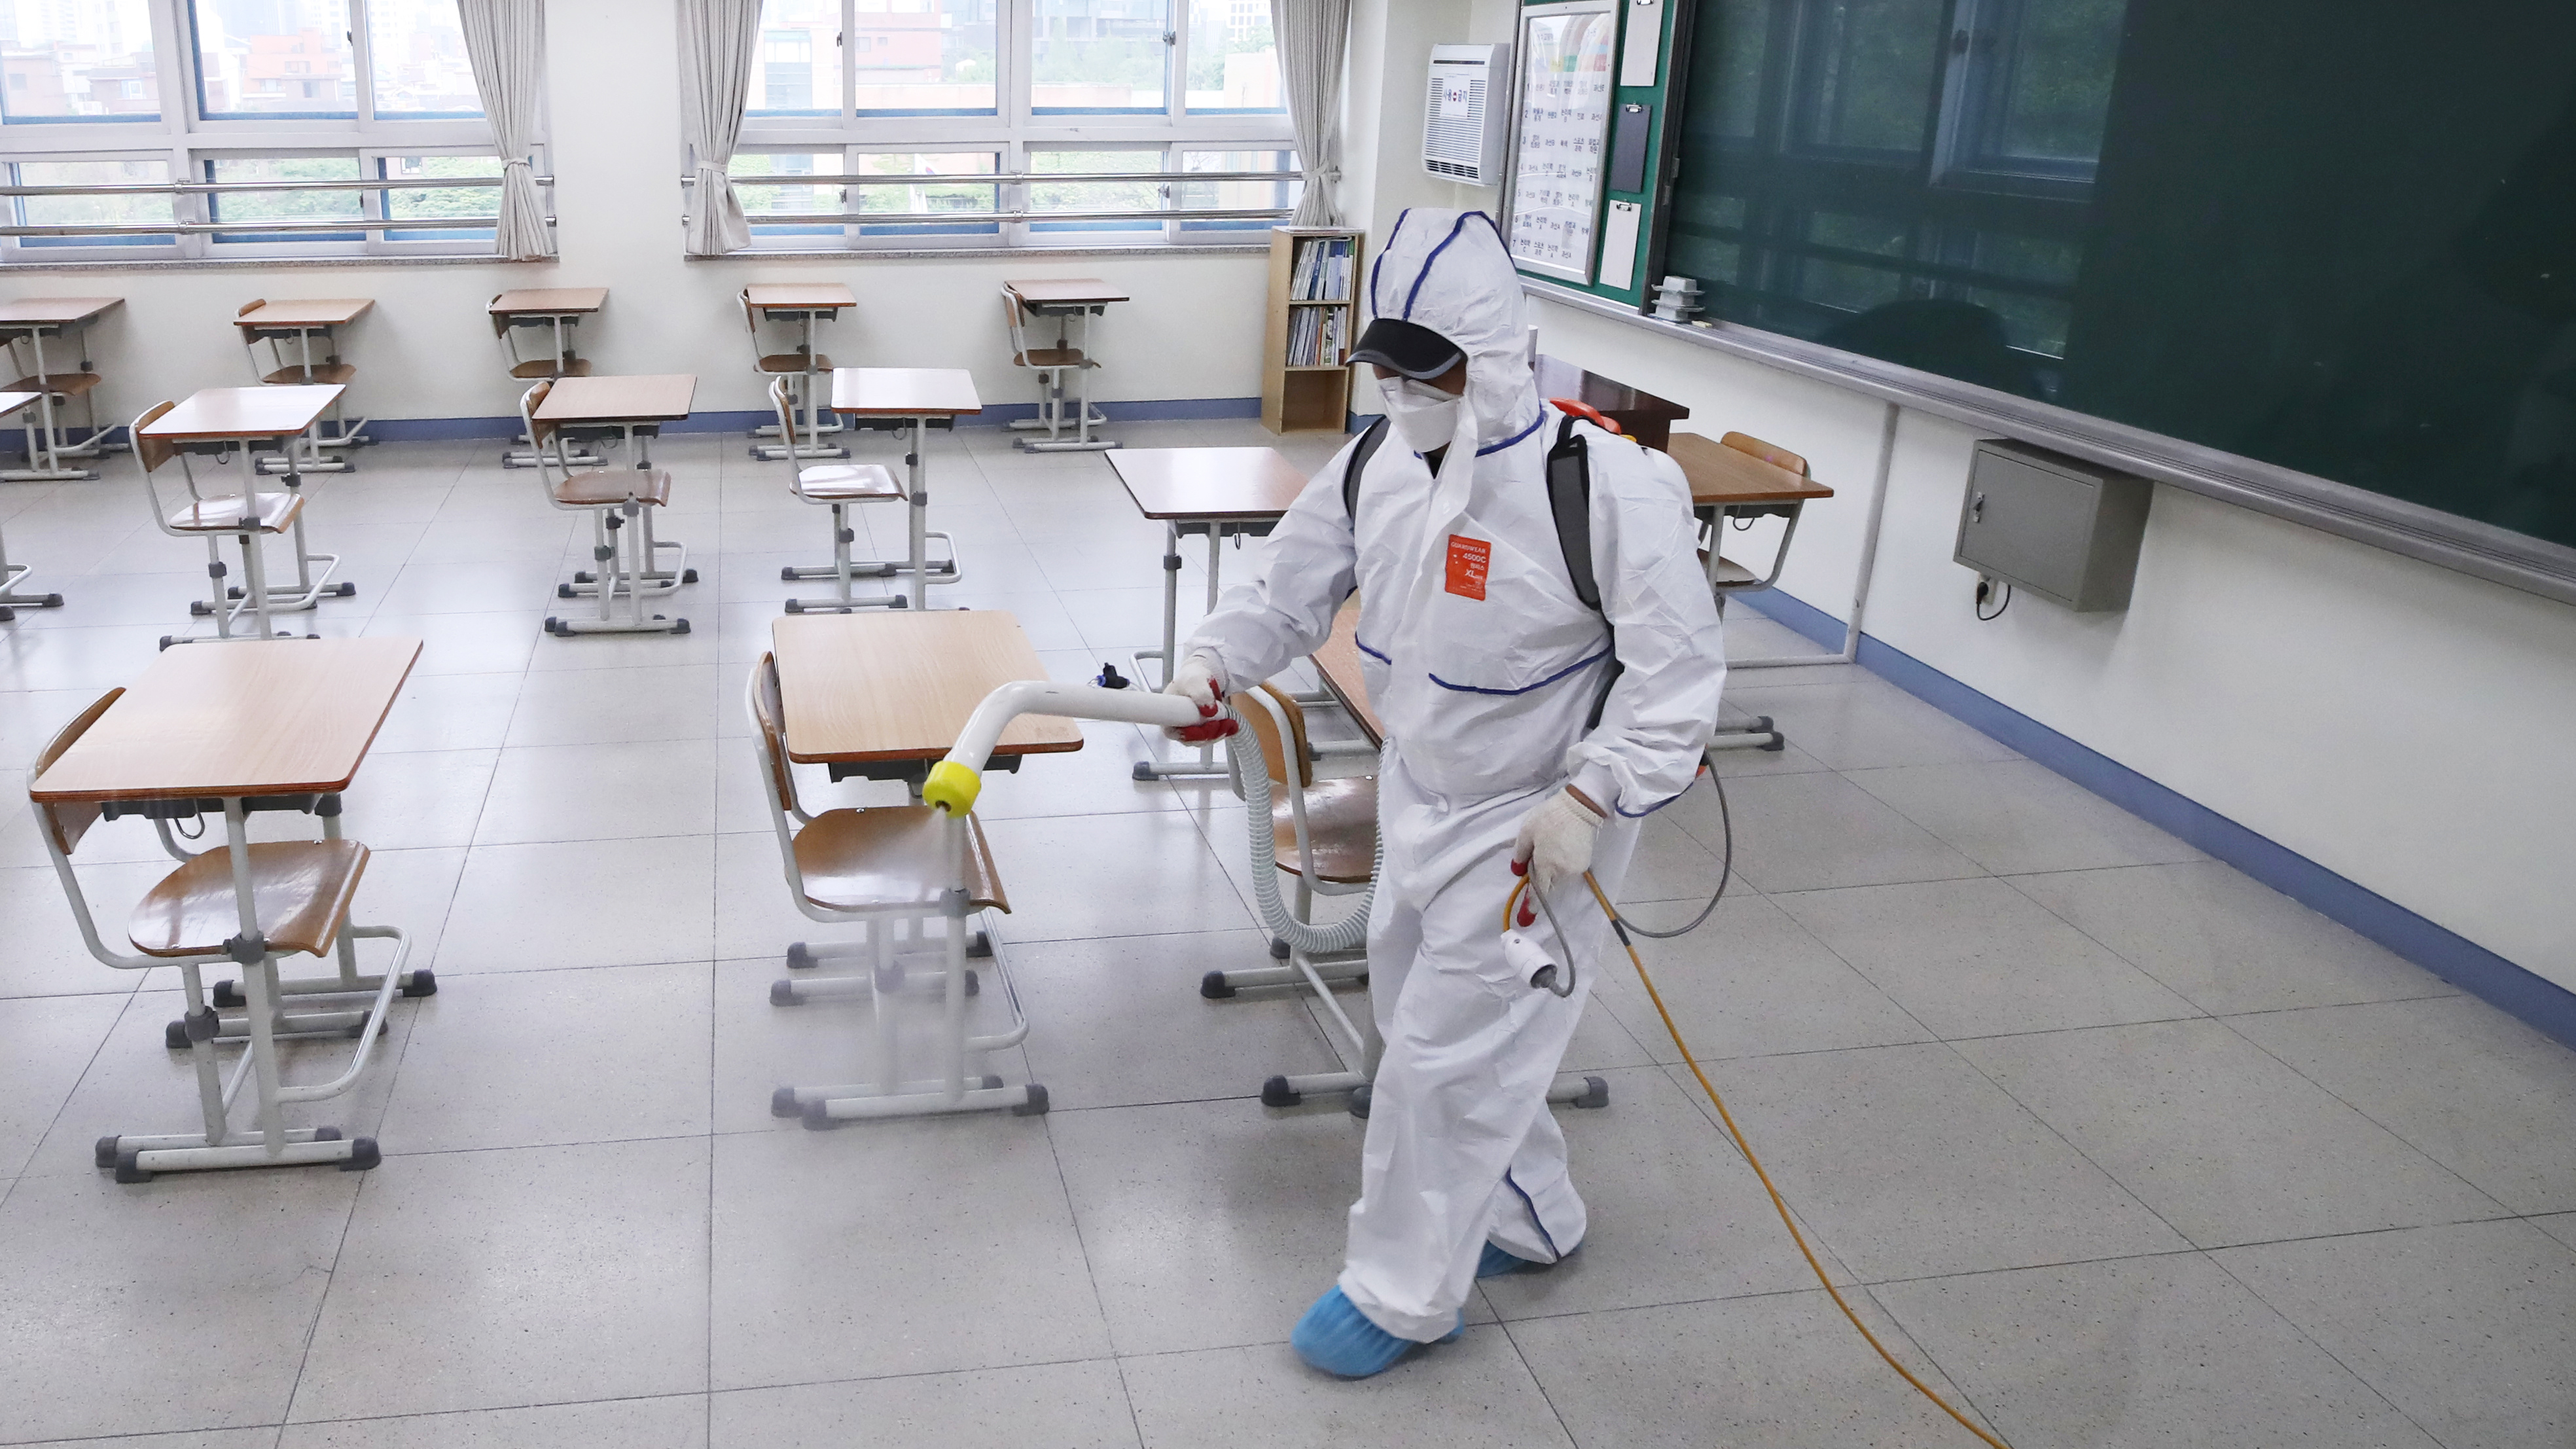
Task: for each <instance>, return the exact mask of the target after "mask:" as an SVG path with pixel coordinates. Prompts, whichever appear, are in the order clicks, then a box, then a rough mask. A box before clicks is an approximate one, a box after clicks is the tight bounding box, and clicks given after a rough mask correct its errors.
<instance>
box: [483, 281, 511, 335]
mask: <svg viewBox="0 0 2576 1449" xmlns="http://www.w3.org/2000/svg"><path fill="white" fill-rule="evenodd" d="M504 295H506V294H504V293H501V292H494V293H493V294H492V301H493V302H498V301H500V300H501V298H502V297H503V296H504ZM483 315H484V316H486V317H489V318H491V319H492V335H493V336H495V337H498V338H502V339H503V340H505V341H506V340H507V339H508V338H509V335H510V317H509V314H508V313H506V312H495V311H493V310H491V303H490V302H487V303H485V304H484V310H483Z"/></svg>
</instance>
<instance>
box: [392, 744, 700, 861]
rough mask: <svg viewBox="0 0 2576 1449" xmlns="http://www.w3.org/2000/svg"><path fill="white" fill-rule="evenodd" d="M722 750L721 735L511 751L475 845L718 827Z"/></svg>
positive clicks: (503, 759) (495, 780)
mask: <svg viewBox="0 0 2576 1449" xmlns="http://www.w3.org/2000/svg"><path fill="white" fill-rule="evenodd" d="M716 753H717V749H716V741H715V740H713V739H698V740H633V741H627V742H624V743H619V744H588V745H545V746H528V745H521V746H516V747H513V748H511V749H507V750H503V751H501V752H500V755H499V760H498V765H497V768H495V770H494V771H493V774H492V788H491V790H490V792H489V794H488V796H487V798H486V799H485V801H484V803H483V809H482V816H481V819H480V821H479V823H478V824H477V825H476V826H475V828H474V835H473V839H472V841H471V842H470V843H471V844H475V845H528V844H535V843H539V842H544V841H561V840H624V839H631V838H634V837H638V836H651V835H706V834H708V833H710V832H712V831H713V830H714V829H715V810H716V771H715V767H716ZM737 753H739V752H737ZM441 843H442V844H444V843H447V842H441ZM457 843H460V844H461V843H469V842H457Z"/></svg>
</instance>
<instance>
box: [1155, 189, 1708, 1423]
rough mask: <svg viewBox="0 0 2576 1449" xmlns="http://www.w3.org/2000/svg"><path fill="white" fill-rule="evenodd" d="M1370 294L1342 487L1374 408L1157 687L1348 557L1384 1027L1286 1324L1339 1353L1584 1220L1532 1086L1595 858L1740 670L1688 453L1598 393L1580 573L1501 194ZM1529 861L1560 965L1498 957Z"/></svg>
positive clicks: (1416, 245)
mask: <svg viewBox="0 0 2576 1449" xmlns="http://www.w3.org/2000/svg"><path fill="white" fill-rule="evenodd" d="M1368 297H1369V308H1370V312H1371V314H1372V315H1373V318H1374V320H1373V321H1372V322H1371V323H1370V325H1369V327H1368V329H1367V331H1366V332H1365V333H1363V334H1362V336H1361V338H1360V342H1359V346H1358V347H1357V348H1356V349H1355V350H1354V353H1353V357H1354V360H1357V361H1364V362H1368V363H1371V364H1373V365H1374V366H1375V367H1376V368H1377V371H1378V376H1379V378H1380V380H1381V389H1380V390H1381V392H1382V393H1383V395H1384V397H1385V402H1386V407H1387V412H1388V419H1387V423H1386V424H1383V425H1381V426H1384V427H1388V428H1391V433H1389V434H1388V435H1386V436H1384V437H1382V438H1380V439H1379V440H1378V442H1379V444H1380V445H1378V446H1375V447H1374V448H1373V449H1371V450H1368V451H1367V453H1366V461H1365V463H1364V465H1363V466H1362V471H1361V476H1360V478H1359V480H1358V488H1357V493H1356V497H1355V507H1353V508H1351V509H1349V510H1346V509H1345V507H1344V497H1345V492H1344V474H1345V471H1346V469H1348V468H1349V467H1350V466H1351V464H1352V462H1353V457H1354V454H1355V453H1358V452H1361V451H1362V447H1361V441H1360V440H1355V441H1354V442H1353V444H1352V445H1351V446H1350V447H1346V448H1344V449H1343V450H1342V452H1341V454H1340V455H1339V456H1337V457H1336V458H1335V459H1334V460H1333V461H1332V462H1331V463H1328V464H1326V465H1325V467H1324V469H1323V470H1322V471H1321V472H1320V473H1318V474H1316V475H1315V477H1314V479H1313V480H1312V481H1311V482H1310V483H1309V484H1308V485H1307V487H1306V489H1305V491H1304V492H1303V493H1302V494H1300V495H1299V496H1298V499H1297V501H1296V503H1295V504H1294V505H1293V506H1292V507H1291V508H1290V509H1289V510H1288V512H1287V514H1286V515H1285V517H1283V518H1282V519H1281V521H1280V523H1279V525H1278V527H1277V528H1276V529H1275V530H1274V531H1273V533H1272V534H1271V551H1270V558H1269V564H1268V567H1267V570H1266V571H1265V573H1264V574H1263V576H1262V577H1261V578H1260V579H1258V580H1257V581H1255V582H1252V583H1249V584H1244V585H1241V586H1238V587H1237V588H1235V589H1234V590H1232V591H1231V592H1230V593H1229V594H1228V595H1227V596H1226V597H1225V599H1224V600H1223V601H1222V602H1221V603H1220V605H1219V606H1218V608H1217V610H1216V612H1215V613H1213V614H1210V615H1209V616H1208V617H1207V619H1206V620H1205V621H1204V622H1202V623H1201V624H1200V626H1199V627H1198V629H1197V631H1196V632H1195V633H1193V634H1192V635H1191V636H1190V639H1189V642H1188V644H1187V645H1186V646H1185V648H1184V649H1183V651H1182V662H1181V664H1180V666H1179V667H1178V668H1176V669H1175V670H1174V671H1173V675H1172V678H1171V681H1170V683H1169V684H1168V685H1167V686H1166V687H1165V692H1167V693H1173V694H1180V695H1184V696H1187V697H1189V698H1190V699H1192V700H1193V701H1194V702H1196V703H1197V704H1198V705H1199V707H1200V709H1201V711H1202V712H1203V713H1213V711H1214V710H1215V708H1216V706H1217V701H1218V700H1219V699H1220V698H1221V696H1222V695H1223V694H1224V693H1226V692H1228V691H1230V690H1234V689H1241V688H1248V687H1251V686H1252V685H1255V684H1258V683H1259V682H1260V681H1262V680H1264V679H1266V678H1268V677H1270V676H1271V675H1273V674H1275V673H1277V672H1278V671H1279V670H1280V669H1281V668H1283V667H1284V666H1286V665H1287V664H1288V663H1289V662H1290V661H1291V660H1293V659H1296V658H1299V657H1301V656H1303V655H1306V654H1308V653H1311V652H1313V650H1314V649H1315V648H1316V646H1318V645H1320V644H1322V643H1323V642H1324V640H1325V639H1326V638H1327V637H1328V636H1329V635H1330V633H1331V629H1332V623H1333V616H1334V614H1335V613H1336V612H1337V610H1338V609H1339V608H1340V606H1341V604H1342V602H1343V600H1345V599H1346V598H1348V597H1349V596H1350V594H1351V592H1352V590H1353V589H1354V587H1356V588H1357V590H1358V592H1359V596H1360V608H1361V612H1360V620H1359V647H1360V650H1361V652H1362V654H1363V655H1364V663H1363V670H1364V673H1365V677H1366V680H1367V683H1368V689H1369V697H1370V699H1371V700H1372V701H1374V702H1375V704H1376V706H1377V710H1378V713H1379V715H1380V716H1381V717H1382V718H1383V720H1384V721H1385V723H1386V727H1387V734H1388V741H1387V745H1386V749H1385V754H1384V757H1383V759H1382V760H1381V761H1380V766H1379V774H1378V831H1379V835H1380V839H1381V841H1382V849H1383V851H1384V863H1383V866H1382V871H1381V874H1380V876H1379V879H1378V884H1377V894H1376V902H1375V906H1374V908H1373V912H1372V917H1371V920H1370V923H1369V934H1368V960H1369V975H1370V980H1371V983H1372V987H1371V996H1372V999H1373V1003H1374V1008H1375V1011H1376V1016H1377V1026H1378V1031H1379V1034H1380V1035H1381V1036H1382V1037H1383V1038H1384V1040H1385V1052H1384V1055H1383V1057H1382V1059H1381V1060H1380V1062H1379V1065H1378V1069H1377V1075H1376V1078H1375V1081H1374V1084H1373V1088H1372V1097H1371V1102H1370V1112H1369V1118H1368V1135H1367V1139H1366V1145H1365V1147H1364V1149H1363V1153H1362V1170H1361V1184H1360V1200H1359V1202H1358V1203H1357V1204H1356V1205H1354V1206H1353V1207H1352V1208H1351V1212H1350V1243H1349V1251H1348V1255H1347V1258H1346V1261H1345V1265H1344V1267H1343V1270H1342V1274H1341V1277H1340V1280H1339V1281H1338V1282H1337V1283H1336V1284H1335V1285H1334V1286H1333V1287H1332V1288H1331V1290H1330V1291H1328V1292H1326V1293H1325V1294H1324V1295H1323V1297H1322V1298H1321V1299H1320V1300H1318V1301H1317V1302H1316V1304H1315V1305H1314V1307H1313V1308H1311V1309H1309V1310H1308V1311H1307V1313H1306V1315H1305V1316H1304V1318H1302V1319H1301V1320H1299V1322H1298V1324H1297V1326H1296V1328H1295V1331H1294V1332H1293V1333H1292V1334H1291V1337H1290V1341H1291V1343H1292V1344H1294V1345H1295V1347H1296V1349H1297V1351H1298V1353H1299V1354H1301V1355H1302V1356H1303V1357H1304V1358H1305V1359H1306V1361H1307V1362H1309V1363H1311V1364H1313V1365H1315V1366H1316V1367H1318V1368H1321V1369H1325V1370H1328V1371H1331V1372H1333V1373H1337V1374H1342V1375H1346V1376H1350V1377H1360V1376H1364V1375H1368V1374H1373V1373H1377V1372H1379V1371H1380V1370H1383V1369H1385V1368H1387V1367H1389V1366H1391V1365H1393V1364H1394V1363H1395V1362H1396V1361H1397V1360H1398V1359H1399V1358H1401V1357H1403V1356H1404V1354H1405V1353H1406V1352H1408V1351H1409V1350H1411V1349H1412V1348H1413V1346H1414V1345H1416V1344H1420V1343H1428V1342H1433V1341H1439V1340H1444V1339H1446V1338H1449V1337H1452V1336H1454V1335H1455V1334H1456V1333H1457V1331H1458V1329H1459V1327H1460V1325H1461V1323H1462V1322H1463V1319H1462V1317H1461V1309H1462V1307H1463V1305H1464V1304H1465V1303H1466V1301H1467V1295H1468V1293H1469V1291H1470V1287H1471V1284H1472V1281H1473V1280H1474V1279H1475V1278H1478V1277H1485V1276H1491V1275H1493V1274H1495V1273H1498V1272H1517V1271H1523V1270H1527V1269H1531V1268H1536V1267H1544V1266H1547V1265H1552V1264H1554V1263H1556V1262H1557V1261H1559V1260H1560V1259H1562V1258H1563V1257H1564V1256H1565V1255H1566V1254H1568V1253H1570V1252H1572V1251H1574V1249H1575V1247H1576V1246H1577V1245H1578V1244H1580V1243H1581V1242H1582V1241H1583V1234H1584V1227H1585V1216H1584V1206H1583V1200H1582V1198H1581V1197H1580V1196H1578V1195H1577V1194H1576V1192H1575V1189H1574V1184H1573V1183H1572V1181H1571V1180H1570V1179H1569V1178H1568V1177H1567V1173H1566V1158H1565V1138H1564V1136H1563V1135H1562V1133H1561V1132H1560V1131H1559V1130H1558V1128H1557V1125H1556V1122H1555V1119H1554V1118H1553V1117H1551V1116H1550V1115H1549V1113H1548V1111H1547V1104H1546V1097H1547V1091H1548V1087H1549V1085H1550V1083H1551V1082H1552V1081H1553V1080H1554V1078H1555V1076H1556V1070H1557V1066H1558V1063H1559V1061H1560V1060H1561V1059H1562V1057H1563V1056H1564V1054H1565V1048H1566V1043H1567V1041H1568V1040H1569V1039H1570V1038H1571V1036H1572V1035H1573V1032H1574V1027H1575V1022H1576V1020H1577V1018H1578V1017H1579V1016H1580V1015H1581V1013H1582V1010H1583V1003H1584V1000H1585V998H1586V996H1587V994H1588V988H1589V984H1590V978H1591V970H1590V966H1591V962H1592V960H1593V959H1594V958H1597V956H1598V955H1599V950H1600V946H1601V942H1602V940H1603V938H1604V936H1605V934H1606V926H1607V922H1606V921H1605V919H1604V917H1603V915H1602V913H1601V911H1600V909H1599V907H1598V905H1597V904H1596V903H1594V901H1593V900H1592V897H1591V892H1590V890H1589V888H1588V887H1586V885H1585V884H1584V882H1583V874H1584V872H1585V871H1586V870H1589V871H1590V872H1591V873H1592V874H1593V875H1594V877H1595V878H1597V879H1598V880H1599V882H1600V884H1601V887H1602V889H1603V890H1604V891H1605V892H1607V893H1610V894H1611V895H1612V896H1613V898H1615V893H1616V892H1617V890H1618V888H1619V882H1620V878H1621V876H1622V875H1623V873H1624V872H1625V870H1626V868H1627V864H1628V858H1629V855H1630V852H1631V851H1632V850H1633V849H1634V848H1635V845H1636V840H1637V831H1638V826H1639V821H1640V820H1641V819H1642V817H1644V816H1645V815H1647V814H1648V813H1650V812H1652V811H1653V810H1655V809H1656V808H1658V807H1659V806H1662V805H1664V804H1665V803H1667V802H1669V801H1671V800H1673V799H1674V798H1676V797H1677V796H1679V795H1680V794H1681V793H1682V792H1683V790H1684V789H1686V788H1687V787H1688V786H1689V785H1690V783H1691V781H1692V779H1693V778H1694V776H1695V774H1696V772H1697V769H1698V766H1699V762H1700V757H1701V750H1702V748H1703V746H1704V745H1705V744H1706V743H1707V740H1708V736H1709V731H1710V728H1711V727H1712V726H1713V725H1714V723H1715V721H1716V718H1717V701H1718V690H1719V687H1720V685H1721V684H1722V683H1723V681H1724V679H1725V674H1726V665H1725V657H1724V652H1723V649H1722V646H1721V642H1720V638H1719V633H1718V619H1717V611H1716V608H1715V605H1714V604H1713V602H1712V601H1711V598H1710V594H1709V588H1708V582H1707V578H1706V576H1705V574H1704V573H1703V572H1702V569H1701V565H1700V563H1699V560H1698V554H1697V547H1696V545H1697V537H1696V532H1695V526H1694V523H1693V520H1692V517H1691V512H1690V489H1689V486H1688V484H1687V483H1686V482H1685V481H1684V480H1683V478H1682V475H1681V470H1680V468H1679V467H1678V466H1677V465H1675V464H1674V463H1673V461H1672V460H1671V459H1670V458H1667V457H1665V456H1664V455H1663V454H1661V453H1656V452H1650V451H1648V450H1646V449H1644V448H1642V447H1639V446H1638V445H1637V444H1635V443H1633V442H1630V441H1628V440H1626V439H1623V438H1621V437H1619V436H1617V435H1615V434H1613V433H1610V432H1607V431H1604V430H1602V429H1600V428H1598V427H1595V426H1593V425H1591V424H1589V423H1583V424H1575V425H1573V426H1574V431H1575V432H1577V433H1580V434H1581V435H1582V436H1583V444H1584V448H1585V451H1586V453H1587V463H1588V467H1589V475H1590V506H1589V521H1590V535H1591V537H1590V542H1591V556H1592V561H1593V578H1594V579H1595V580H1596V581H1597V585H1598V589H1599V599H1600V606H1599V608H1598V609H1595V608H1593V607H1590V606H1588V605H1586V604H1585V603H1584V602H1582V600H1581V598H1580V596H1579V595H1578V593H1577V592H1576V589H1575V586H1574V584H1573V583H1572V581H1571V579H1570V577H1569V568H1568V564H1567V555H1566V553H1565V549H1564V546H1563V545H1562V544H1561V542H1560V538H1561V535H1560V532H1559V528H1558V524H1557V520H1556V517H1555V515H1554V514H1553V513H1552V512H1551V510H1550V506H1549V500H1548V492H1547V484H1546V457H1547V454H1548V451H1549V449H1550V448H1551V447H1552V446H1555V445H1556V444H1557V443H1558V442H1559V440H1560V438H1559V435H1560V430H1561V428H1562V427H1564V426H1565V424H1566V421H1567V420H1566V419H1565V418H1564V417H1563V416H1562V415H1560V413H1559V412H1558V411H1557V410H1556V409H1553V408H1549V407H1546V406H1544V405H1542V403H1541V401H1540V399H1539V396H1538V392H1537V389H1536V387H1535V385H1534V383H1533V380H1532V378H1531V374H1530V366H1529V358H1528V356H1527V351H1526V343H1525V341H1524V339H1523V334H1522V332H1521V329H1520V326H1519V313H1520V297H1521V289H1520V278H1519V276H1518V275H1517V274H1516V273H1515V272H1514V270H1513V267H1512V262H1511V258H1510V256H1509V255H1508V253H1507V252H1506V251H1505V249H1504V246H1503V242H1502V238H1501V236H1500V235H1499V234H1498V233H1497V231H1496V230H1495V227H1494V223H1493V221H1492V219H1491V218H1490V217H1488V216H1486V215H1485V214H1484V213H1483V212H1478V211H1467V212H1460V211H1440V210H1430V209H1427V208H1414V209H1411V210H1408V211H1406V212H1405V213H1403V215H1401V216H1400V217H1398V218H1397V221H1396V225H1395V228H1394V230H1393V231H1392V232H1391V233H1390V234H1389V235H1388V237H1387V241H1386V247H1385V250H1384V251H1383V252H1382V253H1380V255H1379V257H1378V259H1377V262H1376V264H1375V265H1374V266H1373V267H1371V268H1370V270H1369V276H1368ZM1365 436H1366V435H1363V438H1364V439H1365ZM1605 688H1606V690H1607V695H1606V698H1605V697H1604V690H1605ZM1596 709H1597V710H1598V715H1599V722H1598V724H1597V726H1593V727H1590V728H1587V723H1588V722H1589V721H1590V720H1591V719H1592V718H1593V716H1594V714H1595V711H1596ZM1523 872H1526V874H1527V875H1528V877H1529V881H1530V884H1531V886H1532V888H1533V889H1536V890H1539V891H1542V892H1544V893H1545V894H1546V896H1547V900H1548V902H1549V904H1550V906H1551V907H1552V911H1553V916H1554V919H1555V920H1556V921H1558V922H1561V923H1563V926H1564V928H1565V932H1566V935H1567V937H1568V939H1567V940H1565V941H1564V942H1562V943H1558V948H1559V949H1562V950H1564V951H1566V952H1568V953H1569V954H1571V955H1573V956H1574V957H1575V958H1576V962H1577V969H1576V971H1575V989H1574V991H1573V993H1572V994H1571V995H1569V996H1565V997H1559V996H1557V995H1555V994H1554V993H1553V992H1551V991H1548V990H1534V989H1532V988H1531V987H1530V986H1529V985H1528V984H1526V983H1525V982H1523V981H1522V980H1520V979H1519V978H1518V975H1517V973H1516V971H1515V968H1514V966H1513V965H1512V964H1511V963H1509V962H1507V961H1506V960H1505V959H1504V954H1503V941H1502V927H1503V908H1504V900H1505V898H1506V897H1507V896H1508V895H1509V894H1510V892H1511V889H1512V886H1513V884H1514V881H1515V876H1516V874H1519V873H1523ZM1524 912H1526V907H1524ZM1532 922H1533V918H1532V917H1530V916H1529V915H1527V914H1526V913H1525V914H1524V916H1523V923H1524V924H1531V923H1532ZM1538 934H1539V938H1540V940H1541V941H1542V942H1546V941H1548V939H1549V938H1548V934H1547V932H1546V931H1545V928H1544V927H1541V928H1540V930H1539V933H1538Z"/></svg>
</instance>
